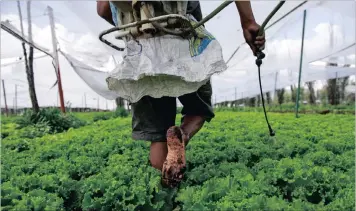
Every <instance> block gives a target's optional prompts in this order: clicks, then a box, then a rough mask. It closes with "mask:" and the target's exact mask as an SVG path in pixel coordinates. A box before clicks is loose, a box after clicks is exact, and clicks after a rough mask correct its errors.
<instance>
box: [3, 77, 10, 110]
mask: <svg viewBox="0 0 356 211" xmlns="http://www.w3.org/2000/svg"><path fill="white" fill-rule="evenodd" d="M2 91H3V93H4V101H5V113H6V116H9V110H8V109H7V102H6V91H5V82H4V79H3V80H2Z"/></svg>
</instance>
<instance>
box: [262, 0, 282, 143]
mask: <svg viewBox="0 0 356 211" xmlns="http://www.w3.org/2000/svg"><path fill="white" fill-rule="evenodd" d="M284 3H285V1H280V2H279V3H278V4H277V6H276V7H275V8H274V9H273V10H272V12H271V13H270V14H269V15H268V16H267V18H266V19H265V20H264V21H263V23H262V25H261V27H260V29H259V31H258V34H257V36H262V35H263V34H264V28H265V27H266V25H267V23H268V21H270V20H271V18H272V17H273V15H275V14H276V13H277V11H278V10H279V9H280V8H281V7H282V5H283V4H284ZM256 57H257V59H256V65H257V67H258V80H259V83H260V92H261V98H262V107H263V112H264V114H265V119H266V123H267V126H268V130H269V135H270V136H275V134H276V133H275V132H274V130H273V129H272V127H271V125H270V124H269V122H268V117H267V113H266V107H265V100H264V97H263V91H262V83H261V64H262V59H264V58H265V54H264V53H263V52H262V51H261V50H258V51H257V52H256Z"/></svg>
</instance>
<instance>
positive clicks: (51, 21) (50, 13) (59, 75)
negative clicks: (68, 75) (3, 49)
mask: <svg viewBox="0 0 356 211" xmlns="http://www.w3.org/2000/svg"><path fill="white" fill-rule="evenodd" d="M47 10H48V16H49V20H50V25H51V32H52V46H53V58H54V63H55V67H56V73H57V80H58V92H59V101H60V104H61V111H62V112H63V113H65V112H66V110H65V107H64V96H63V88H62V80H61V71H60V69H59V59H58V51H57V38H56V31H55V26H54V20H53V19H54V18H53V9H52V8H51V7H50V6H48V7H47Z"/></svg>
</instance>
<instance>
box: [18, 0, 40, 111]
mask: <svg viewBox="0 0 356 211" xmlns="http://www.w3.org/2000/svg"><path fill="white" fill-rule="evenodd" d="M17 8H18V12H19V17H20V25H21V33H22V36H24V29H23V24H22V14H21V5H20V2H19V1H17ZM27 19H28V36H29V41H30V42H32V25H31V2H30V1H28V2H27ZM22 49H23V54H24V58H25V68H26V75H27V81H28V89H29V93H30V99H31V103H32V109H33V111H34V112H35V113H38V112H39V111H40V107H39V106H38V101H37V96H36V89H35V80H34V75H33V47H32V46H30V51H29V55H28V58H27V51H26V47H25V43H24V42H22Z"/></svg>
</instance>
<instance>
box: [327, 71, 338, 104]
mask: <svg viewBox="0 0 356 211" xmlns="http://www.w3.org/2000/svg"><path fill="white" fill-rule="evenodd" d="M326 90H327V93H328V100H329V103H330V104H331V105H338V104H339V103H340V102H339V98H338V97H337V95H338V93H337V92H338V87H337V79H336V78H333V79H329V80H328V81H327V86H326Z"/></svg>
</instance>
